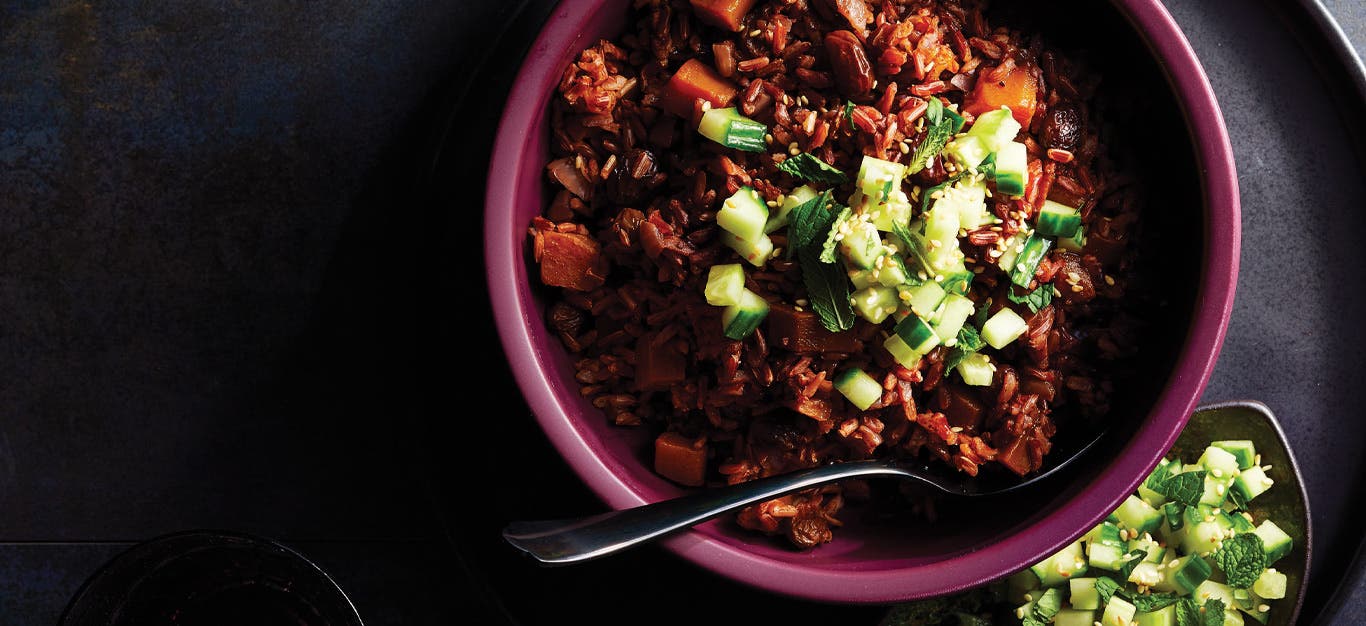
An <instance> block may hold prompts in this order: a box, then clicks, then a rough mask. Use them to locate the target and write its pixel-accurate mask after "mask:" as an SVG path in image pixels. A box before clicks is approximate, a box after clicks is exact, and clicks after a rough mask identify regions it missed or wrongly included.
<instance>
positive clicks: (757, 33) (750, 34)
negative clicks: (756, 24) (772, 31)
mask: <svg viewBox="0 0 1366 626" xmlns="http://www.w3.org/2000/svg"><path fill="white" fill-rule="evenodd" d="M762 32H764V31H761V30H759V29H757V28H756V29H754V30H751V31H749V36H750V37H758V36H759V34H760V33H762Z"/></svg>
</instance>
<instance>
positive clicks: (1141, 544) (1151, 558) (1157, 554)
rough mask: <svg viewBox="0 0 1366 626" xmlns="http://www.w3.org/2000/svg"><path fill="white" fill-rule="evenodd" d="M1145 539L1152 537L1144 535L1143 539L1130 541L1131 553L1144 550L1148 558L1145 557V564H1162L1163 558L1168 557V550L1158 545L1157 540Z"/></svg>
mask: <svg viewBox="0 0 1366 626" xmlns="http://www.w3.org/2000/svg"><path fill="white" fill-rule="evenodd" d="M1145 537H1150V536H1148V535H1144V536H1143V537H1139V538H1137V539H1130V540H1129V545H1128V549H1129V551H1130V552H1133V551H1134V550H1142V551H1144V552H1146V553H1147V554H1148V556H1145V557H1143V562H1144V563H1161V562H1162V557H1164V556H1166V554H1167V549H1166V548H1164V547H1162V545H1161V544H1159V543H1157V541H1156V540H1154V539H1151V538H1145Z"/></svg>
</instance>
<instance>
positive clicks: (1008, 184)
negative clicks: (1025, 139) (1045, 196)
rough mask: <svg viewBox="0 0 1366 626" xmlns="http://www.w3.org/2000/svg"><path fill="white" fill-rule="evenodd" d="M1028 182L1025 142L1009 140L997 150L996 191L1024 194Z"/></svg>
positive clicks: (1013, 194) (1040, 226) (1027, 155)
mask: <svg viewBox="0 0 1366 626" xmlns="http://www.w3.org/2000/svg"><path fill="white" fill-rule="evenodd" d="M1028 184H1029V153H1028V151H1027V150H1026V149H1025V145H1024V144H1022V143H1020V142H1018V141H1010V142H1007V143H1006V144H1005V145H1002V146H1001V149H1000V150H998V151H997V152H996V192H997V193H1002V194H1005V195H1007V196H1023V195H1024V192H1025V187H1026V186H1027V185H1028ZM1041 219H1042V218H1041ZM1078 223H1080V220H1078ZM1039 228H1040V229H1042V228H1043V222H1042V221H1040V222H1039Z"/></svg>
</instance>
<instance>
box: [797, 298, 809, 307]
mask: <svg viewBox="0 0 1366 626" xmlns="http://www.w3.org/2000/svg"><path fill="white" fill-rule="evenodd" d="M793 302H796V303H797V304H799V305H801V306H806V305H808V304H811V301H810V300H807V299H806V298H797V299H796V300H793Z"/></svg>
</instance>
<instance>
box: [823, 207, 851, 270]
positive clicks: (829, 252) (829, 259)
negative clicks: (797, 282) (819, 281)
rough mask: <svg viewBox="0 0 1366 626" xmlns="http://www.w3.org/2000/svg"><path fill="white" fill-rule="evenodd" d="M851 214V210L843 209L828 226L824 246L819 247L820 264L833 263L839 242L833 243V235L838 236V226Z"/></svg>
mask: <svg viewBox="0 0 1366 626" xmlns="http://www.w3.org/2000/svg"><path fill="white" fill-rule="evenodd" d="M853 212H854V211H853V209H851V208H849V207H844V210H843V211H840V214H839V215H838V216H836V217H835V222H834V223H833V224H831V225H830V234H828V235H826V237H825V245H823V246H821V256H820V259H821V263H834V262H835V247H836V246H838V245H839V242H838V241H835V235H837V234H839V232H840V226H842V225H843V224H844V222H846V221H848V220H849V216H850V215H852V214H853Z"/></svg>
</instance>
